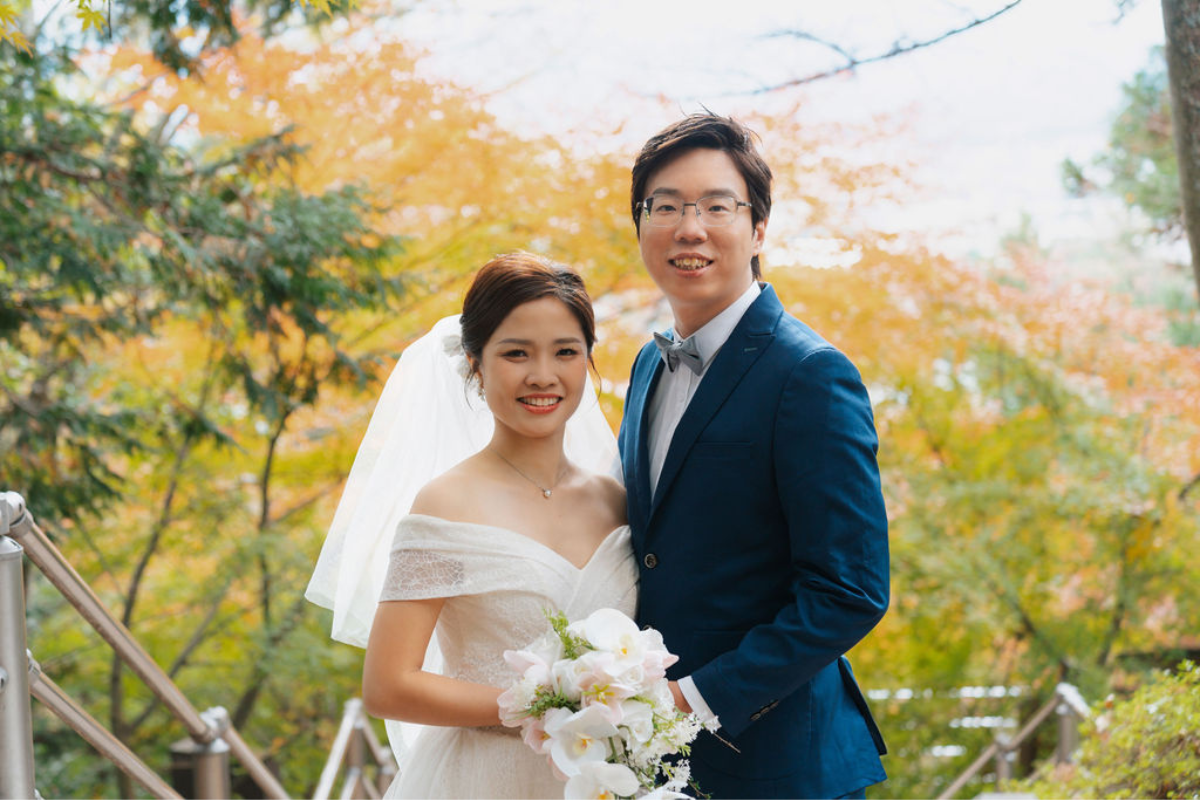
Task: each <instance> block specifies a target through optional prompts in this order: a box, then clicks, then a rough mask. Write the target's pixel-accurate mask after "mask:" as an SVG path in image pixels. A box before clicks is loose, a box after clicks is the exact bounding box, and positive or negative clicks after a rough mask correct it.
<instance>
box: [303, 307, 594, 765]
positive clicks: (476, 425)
mask: <svg viewBox="0 0 1200 800" xmlns="http://www.w3.org/2000/svg"><path fill="white" fill-rule="evenodd" d="M465 375H466V357H465V356H464V355H463V352H462V345H461V331H460V327H459V315H455V316H452V317H446V318H444V319H442V320H440V321H439V322H438V323H437V324H436V325H434V326H433V328H432V329H431V330H430V331H429V333H427V334H425V335H424V336H423V337H421V338H420V339H418V340H417V341H416V342H414V343H413V344H411V345H410V346H409V347H408V348H407V349H406V350H405V351H404V353H403V354H402V355H401V356H400V360H399V362H397V364H396V367H395V369H394V370H392V374H391V376H390V377H389V378H388V380H387V384H386V385H385V386H384V389H383V393H382V394H381V395H380V397H379V402H378V403H377V404H376V406H375V411H374V413H373V414H372V416H371V421H370V423H369V424H368V425H367V432H366V434H365V435H364V436H363V440H362V444H360V445H359V448H358V455H357V456H355V458H354V466H353V467H352V468H351V469H350V475H349V477H348V478H347V479H346V487H345V489H344V490H343V491H342V499H341V500H340V501H339V502H338V507H337V511H336V512H335V513H334V515H333V523H332V524H331V525H330V526H329V533H328V534H327V535H326V538H325V545H324V547H322V549H321V555H320V557H319V558H318V559H317V565H316V568H315V569H314V571H313V576H312V579H311V580H310V581H309V584H308V590H307V591H306V592H305V597H307V598H308V599H309V600H310V601H311V602H313V603H316V604H317V605H319V606H324V607H325V608H328V609H332V610H333V630H332V632H331V635H332V636H333V638H334V639H337V640H338V641H340V642H346V643H347V644H352V645H356V646H358V647H366V646H367V637H368V635H369V634H370V632H371V621H372V620H373V619H374V617H375V606H376V604H377V603H378V601H379V593H380V591H381V590H382V589H383V582H384V578H385V576H386V574H387V566H388V555H389V553H390V551H391V546H392V538H393V535H394V532H395V530H396V525H397V523H398V522H399V521H400V519H401V517H403V516H404V515H405V514H407V513H408V510H409V508H410V507H411V506H412V502H413V499H414V498H415V497H416V495H417V492H418V491H419V490H420V489H421V487H423V486H424V485H425V484H426V483H428V482H429V481H430V480H432V479H433V478H435V477H437V476H438V475H440V474H441V473H443V472H445V471H446V470H448V469H449V468H450V467H452V466H454V465H455V464H457V463H458V462H460V461H462V460H463V459H465V458H467V457H468V456H470V455H472V454H474V453H476V452H478V451H479V450H482V449H483V448H484V447H485V446H486V445H487V443H488V441H489V440H490V439H491V436H492V425H493V422H492V415H491V412H490V411H489V410H488V408H487V404H486V403H485V402H484V401H483V400H481V399H480V398H479V397H478V395H476V393H475V392H474V391H473V390H471V389H468V388H467V386H466V384H465V382H464V377H465ZM595 396H596V395H595V390H594V388H593V387H592V383H591V380H590V379H589V380H588V383H587V386H586V388H585V389H584V397H583V401H582V403H581V404H580V407H579V410H578V411H576V412H575V415H574V416H573V417H572V418H571V420H570V421H569V422H568V423H567V431H566V442H565V449H566V453H567V457H568V458H570V459H571V460H572V461H573V462H575V463H576V464H578V465H579V466H581V467H583V468H585V469H588V470H592V471H594V472H608V471H609V469H610V468H611V466H612V463H613V459H614V458H615V457H616V440H615V438H614V436H613V433H612V429H611V428H610V427H609V426H608V421H607V420H605V418H604V414H603V413H602V411H601V410H600V405H599V403H598V402H597V401H596V399H595ZM430 666H431V664H430V662H429V660H428V659H427V668H428V667H430ZM388 732H389V735H391V736H392V738H393V742H392V746H393V749H396V750H397V751H398V752H399V750H400V749H401V748H400V742H398V741H396V738H397V737H396V732H395V730H394V724H391V723H389V725H388ZM405 738H408V731H407V730H406V731H405Z"/></svg>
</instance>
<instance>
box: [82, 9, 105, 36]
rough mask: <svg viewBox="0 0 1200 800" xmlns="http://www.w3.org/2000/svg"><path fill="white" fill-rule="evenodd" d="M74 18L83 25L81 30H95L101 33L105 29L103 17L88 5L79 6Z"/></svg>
mask: <svg viewBox="0 0 1200 800" xmlns="http://www.w3.org/2000/svg"><path fill="white" fill-rule="evenodd" d="M75 16H76V17H77V18H78V19H79V21H80V22H82V23H83V29H84V30H85V31H86V30H87V29H89V28H95V29H96V30H97V31H103V30H104V28H105V27H106V23H105V19H104V15H103V14H101V13H100V12H99V11H97V10H96V9H94V8H92V7H91V6H89V5H83V4H82V3H81V4H80V6H79V10H78V11H77V12H75Z"/></svg>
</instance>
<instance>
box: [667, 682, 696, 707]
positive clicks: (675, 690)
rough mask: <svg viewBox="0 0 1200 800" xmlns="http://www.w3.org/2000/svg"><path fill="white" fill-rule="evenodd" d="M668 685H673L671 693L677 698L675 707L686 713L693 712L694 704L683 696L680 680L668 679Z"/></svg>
mask: <svg viewBox="0 0 1200 800" xmlns="http://www.w3.org/2000/svg"><path fill="white" fill-rule="evenodd" d="M667 685H668V686H670V687H671V695H672V696H673V697H674V698H675V707H676V708H678V709H679V710H680V711H682V712H683V713H685V714H690V713H692V706H691V704H690V703H688V701H687V698H686V697H684V696H683V690H681V689H680V688H679V681H667Z"/></svg>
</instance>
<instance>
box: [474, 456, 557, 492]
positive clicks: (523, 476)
mask: <svg viewBox="0 0 1200 800" xmlns="http://www.w3.org/2000/svg"><path fill="white" fill-rule="evenodd" d="M488 450H491V451H492V452H493V453H495V454H496V457H497V458H499V459H500V460H501V461H503V462H504V463H505V464H508V465H509V466H510V467H512V469H513V472H515V473H517V474H518V475H520V476H521V477H522V478H524V479H525V480H527V481H529V482H530V483H532V484H533V485H534V486H536V487H537V488H538V489H539V490H541V492H542V497H544V498H546V499H547V500H549V499H550V495H551V494H552V493H553V492H554V487H556V486H558V482H559V481H561V480H562V472H559V475H558V477H557V478H555V480H554V483H552V484H550V485H549V486H548V487H547V486H542V485H541V484H540V483H538V482H537V481H535V480H534V479H533V478H531V477H529V476H528V475H526V474H525V473H524V472H522V471H521V470H520V469H519V468H518V467H517V465H516V464H514V463H512V462H511V461H509V460H508V459H507V458H505V457H504V456H502V455H500V451H499V450H495V449H493V448H491V447H489V448H488Z"/></svg>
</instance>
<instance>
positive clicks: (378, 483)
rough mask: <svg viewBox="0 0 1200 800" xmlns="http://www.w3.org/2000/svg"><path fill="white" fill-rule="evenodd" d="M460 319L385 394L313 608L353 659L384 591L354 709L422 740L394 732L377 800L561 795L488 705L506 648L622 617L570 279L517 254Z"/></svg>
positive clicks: (326, 552) (620, 530)
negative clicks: (409, 726) (325, 615)
mask: <svg viewBox="0 0 1200 800" xmlns="http://www.w3.org/2000/svg"><path fill="white" fill-rule="evenodd" d="M459 322H460V328H461V334H460V336H457V337H456V336H455V333H457V332H456V331H452V330H451V331H449V332H448V331H447V329H450V328H452V327H453V318H451V320H443V322H441V323H439V324H438V326H435V329H434V331H432V332H431V333H430V334H429V335H427V336H426V337H425V338H424V339H422V340H421V341H420V342H418V343H417V344H415V345H414V346H413V347H411V348H409V351H406V353H405V357H404V358H402V359H401V362H400V364H399V365H398V366H397V370H396V373H394V374H393V376H392V378H390V379H389V381H388V386H387V388H385V390H384V395H383V396H382V397H381V399H380V403H379V405H378V407H377V408H376V411H375V415H374V417H373V419H372V422H371V425H370V427H369V428H368V431H367V435H366V437H365V438H364V442H363V445H362V447H361V448H360V451H359V455H358V457H357V459H356V461H355V467H354V469H353V470H352V471H351V475H350V478H349V479H348V481H347V487H346V491H345V494H344V495H343V499H342V502H341V504H340V505H339V508H338V513H337V515H335V518H334V523H333V525H332V527H331V529H330V534H329V537H328V539H327V541H326V544H325V548H324V549H323V550H322V553H321V558H320V560H319V561H318V564H317V569H316V572H315V573H314V576H313V580H312V583H311V584H310V586H309V591H308V597H309V599H311V600H313V601H314V602H317V603H320V604H321V605H325V606H327V607H330V608H333V609H334V636H335V638H339V639H342V640H343V641H351V642H353V643H356V644H362V637H363V633H364V627H365V621H366V616H367V605H368V603H369V602H370V598H369V593H370V592H372V591H374V592H376V593H377V594H376V597H375V598H374V599H377V600H378V606H377V610H375V612H374V619H373V620H372V621H371V623H370V625H369V637H368V639H367V642H366V649H367V652H366V659H365V662H364V665H363V701H364V705H365V707H366V709H367V711H368V712H369V713H371V714H372V715H374V716H378V717H383V718H385V719H388V720H394V721H403V722H406V723H417V724H418V725H420V726H424V727H423V728H422V729H421V730H420V733H419V735H417V736H416V737H415V741H414V742H413V744H412V746H411V748H407V747H405V746H404V745H403V743H402V740H403V738H404V732H403V731H401V730H398V726H396V725H394V724H392V723H389V725H388V733H389V738H390V739H391V740H392V745H393V748H394V749H396V750H397V755H398V761H399V763H400V765H401V769H400V774H399V775H398V776H397V778H396V780H395V781H394V782H393V783H392V785H391V787H390V788H389V789H388V792H387V796H389V797H428V798H432V797H562V793H563V784H562V782H561V781H559V780H558V779H557V778H556V777H555V776H554V775H553V773H552V770H551V767H550V766H549V765H548V764H547V762H546V760H545V758H544V757H543V756H539V755H537V754H535V753H534V752H533V751H532V750H531V749H529V748H528V747H527V746H526V745H525V744H524V743H523V742H522V740H521V738H520V736H519V733H518V732H517V730H516V729H513V728H505V727H502V726H501V725H500V718H499V710H498V706H497V703H496V699H497V697H498V696H499V695H500V693H501V691H502V690H503V689H504V688H506V687H507V686H508V685H509V684H510V683H511V681H512V679H513V678H514V675H513V673H512V672H511V671H510V670H509V669H508V667H507V666H506V664H505V662H504V658H503V653H504V651H505V650H509V649H519V648H521V647H523V646H524V645H526V644H528V643H529V642H531V641H532V640H534V639H536V638H537V637H538V636H540V635H541V634H543V633H544V632H546V631H547V630H548V629H549V624H548V622H547V619H546V612H547V611H562V612H564V613H565V614H566V615H567V617H568V618H570V619H577V618H581V617H583V616H586V615H587V614H589V613H590V612H592V611H594V610H595V609H597V608H602V607H612V608H617V609H620V610H621V611H623V612H625V613H626V614H628V615H630V616H632V615H633V613H634V610H635V603H636V581H637V570H636V567H635V565H634V563H633V556H632V550H631V547H630V543H629V528H628V526H627V525H626V524H625V492H624V489H623V488H622V487H621V485H620V484H619V483H618V482H617V481H615V480H614V479H612V478H611V477H609V476H607V475H604V474H600V473H598V472H594V471H591V470H598V469H604V468H606V467H607V466H608V464H610V463H611V460H612V458H613V452H614V445H613V440H612V433H611V430H610V429H609V428H608V427H607V424H606V423H605V421H604V419H603V415H602V414H601V413H600V411H599V408H598V406H597V405H596V404H595V401H594V399H593V396H592V395H591V392H590V391H588V386H589V382H588V366H589V365H590V363H591V352H592V345H593V343H594V341H595V325H594V318H593V314H592V308H591V303H590V300H589V299H588V296H587V293H586V291H585V289H584V286H583V281H582V279H581V278H580V277H579V276H578V275H577V274H575V273H574V272H572V271H571V270H569V269H567V268H565V267H562V266H560V265H555V264H551V263H549V262H547V261H545V260H544V259H542V258H540V257H538V256H534V255H530V254H527V253H515V254H510V255H504V256H499V257H497V258H495V259H493V260H492V261H490V262H489V263H488V264H486V265H485V266H484V267H483V268H482V269H481V270H480V271H479V273H478V274H477V275H476V277H475V280H474V282H473V283H472V285H471V288H470V290H469V291H468V292H467V296H466V299H465V301H464V304H463V312H462V316H461V320H460V321H459ZM460 342H461V355H459V346H458V345H459V343H460ZM410 355H411V356H412V358H409V356H410ZM406 359H408V360H409V361H410V362H412V363H407V364H406ZM456 360H457V361H458V362H459V363H458V367H459V370H458V373H456V372H455V371H454V366H453V365H454V362H455V361H456ZM410 373H415V374H410ZM459 373H461V374H463V375H465V379H464V378H463V377H458V375H459ZM449 375H453V376H454V377H451V378H448V377H447V376H449ZM464 381H465V382H464ZM473 394H477V396H481V397H482V399H480V400H476V399H474V398H472V397H471V395H473ZM585 394H586V395H588V401H590V403H591V405H590V406H589V407H587V408H586V410H584V411H581V412H580V413H579V414H576V411H577V410H578V409H579V408H580V405H581V402H585V401H584V396H585ZM485 402H486V410H484V403H485ZM573 415H574V419H572V417H573ZM568 420H572V421H571V423H570V425H568ZM489 427H490V436H488V435H487V431H486V429H487V428H489ZM456 451H457V452H456ZM472 451H475V452H474V454H473V455H471V454H470V453H471V452H472ZM569 454H570V457H569ZM464 456H466V457H465V460H461V461H459V462H458V463H456V464H454V465H453V466H449V465H447V464H445V463H444V462H446V461H449V460H451V459H457V458H463V457H464ZM585 465H586V466H585ZM446 466H449V469H446V468H445V467H446ZM589 467H590V469H589ZM414 476H415V478H416V480H414ZM429 478H431V480H428V482H427V483H424V481H425V480H426V479H429ZM414 483H417V484H418V485H419V484H420V483H424V486H423V487H422V488H419V491H418V490H416V488H415V487H413V486H412V484H414ZM414 492H415V497H413V498H412V499H411V507H410V508H408V509H407V510H408V513H407V514H403V510H404V509H399V508H397V507H398V506H400V505H401V504H404V503H405V502H406V501H407V500H408V497H406V496H405V495H406V493H407V494H408V495H410V496H411V495H412V494H413V493H414ZM402 514H403V515H402ZM401 515H402V516H401ZM389 529H394V534H395V535H394V539H392V540H391V541H390V542H389V541H388V536H387V534H388V533H389V532H390V531H389ZM387 544H390V554H389V555H388V556H387V557H386V561H385V559H384V557H383V556H384V553H385V549H384V548H385V546H386V545H387ZM380 587H382V589H381V590H380ZM438 651H440V658H439V652H438ZM439 662H444V663H442V664H441V665H440V668H439V666H438V665H439Z"/></svg>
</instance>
